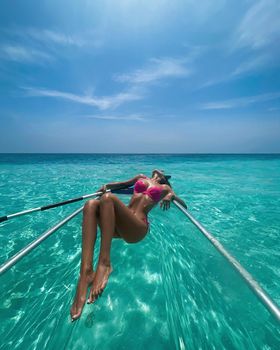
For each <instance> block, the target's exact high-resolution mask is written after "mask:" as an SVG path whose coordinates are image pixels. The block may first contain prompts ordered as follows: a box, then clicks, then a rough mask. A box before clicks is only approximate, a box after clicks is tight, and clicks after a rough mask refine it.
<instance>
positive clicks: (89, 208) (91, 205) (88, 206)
mask: <svg viewBox="0 0 280 350" xmlns="http://www.w3.org/2000/svg"><path fill="white" fill-rule="evenodd" d="M99 205H100V203H99V200H97V199H90V200H89V201H87V202H86V203H85V205H84V210H83V211H84V213H87V212H91V213H92V212H97V210H98V208H99Z"/></svg>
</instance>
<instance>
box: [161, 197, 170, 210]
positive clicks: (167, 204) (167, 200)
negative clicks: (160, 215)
mask: <svg viewBox="0 0 280 350" xmlns="http://www.w3.org/2000/svg"><path fill="white" fill-rule="evenodd" d="M170 202H171V198H168V197H164V198H163V200H162V201H161V202H160V207H161V208H162V210H168V209H169V208H170Z"/></svg>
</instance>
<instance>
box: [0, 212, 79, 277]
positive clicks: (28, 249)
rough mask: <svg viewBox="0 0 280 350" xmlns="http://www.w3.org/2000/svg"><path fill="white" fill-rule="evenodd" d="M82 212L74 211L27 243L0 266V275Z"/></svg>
mask: <svg viewBox="0 0 280 350" xmlns="http://www.w3.org/2000/svg"><path fill="white" fill-rule="evenodd" d="M82 210H83V206H82V207H81V208H79V209H78V210H76V211H74V212H73V213H72V214H70V215H69V216H67V217H66V218H65V219H63V220H62V221H60V222H59V223H57V224H56V225H55V226H53V227H52V228H50V229H49V230H47V231H46V232H44V233H42V234H41V235H40V236H39V237H38V238H36V239H35V240H34V241H33V242H31V243H29V244H28V245H27V246H26V247H25V248H23V249H22V250H20V251H19V252H18V253H16V254H15V255H14V256H12V257H11V258H10V259H8V260H7V261H6V262H5V263H4V264H2V265H1V266H0V275H2V274H3V273H4V272H6V271H7V270H9V269H10V268H11V267H12V266H13V265H15V264H16V263H17V262H18V261H19V260H20V259H21V258H23V257H24V256H25V255H27V254H28V253H30V252H31V250H33V249H34V248H36V247H37V246H38V245H39V244H40V243H42V242H43V241H44V240H45V239H46V238H48V237H49V236H50V235H51V234H52V233H54V232H55V231H57V230H58V229H59V228H60V227H61V226H63V225H64V224H66V223H67V222H68V221H70V220H71V219H73V218H74V217H75V216H76V215H78V214H79V213H80V212H81V211H82Z"/></svg>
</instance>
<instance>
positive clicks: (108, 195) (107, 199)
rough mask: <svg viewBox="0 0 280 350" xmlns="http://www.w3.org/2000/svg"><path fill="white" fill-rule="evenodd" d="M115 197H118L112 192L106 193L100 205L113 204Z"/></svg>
mask: <svg viewBox="0 0 280 350" xmlns="http://www.w3.org/2000/svg"><path fill="white" fill-rule="evenodd" d="M115 197H116V196H115V195H114V194H113V193H111V192H108V193H104V194H103V195H102V197H101V198H100V205H102V204H103V203H108V202H113V201H114V198H115Z"/></svg>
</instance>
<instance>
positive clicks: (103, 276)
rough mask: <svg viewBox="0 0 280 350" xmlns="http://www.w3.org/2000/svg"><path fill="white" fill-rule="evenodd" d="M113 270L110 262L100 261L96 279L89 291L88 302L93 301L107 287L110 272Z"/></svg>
mask: <svg viewBox="0 0 280 350" xmlns="http://www.w3.org/2000/svg"><path fill="white" fill-rule="evenodd" d="M112 271H113V269H112V265H111V264H110V263H107V264H105V263H101V262H99V263H98V266H97V269H96V273H95V276H94V280H93V282H92V286H91V289H90V292H89V298H88V303H93V302H94V301H95V300H96V299H97V298H98V296H100V295H101V294H102V292H103V290H104V289H105V287H106V285H107V282H108V278H109V276H110V273H111V272H112Z"/></svg>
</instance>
